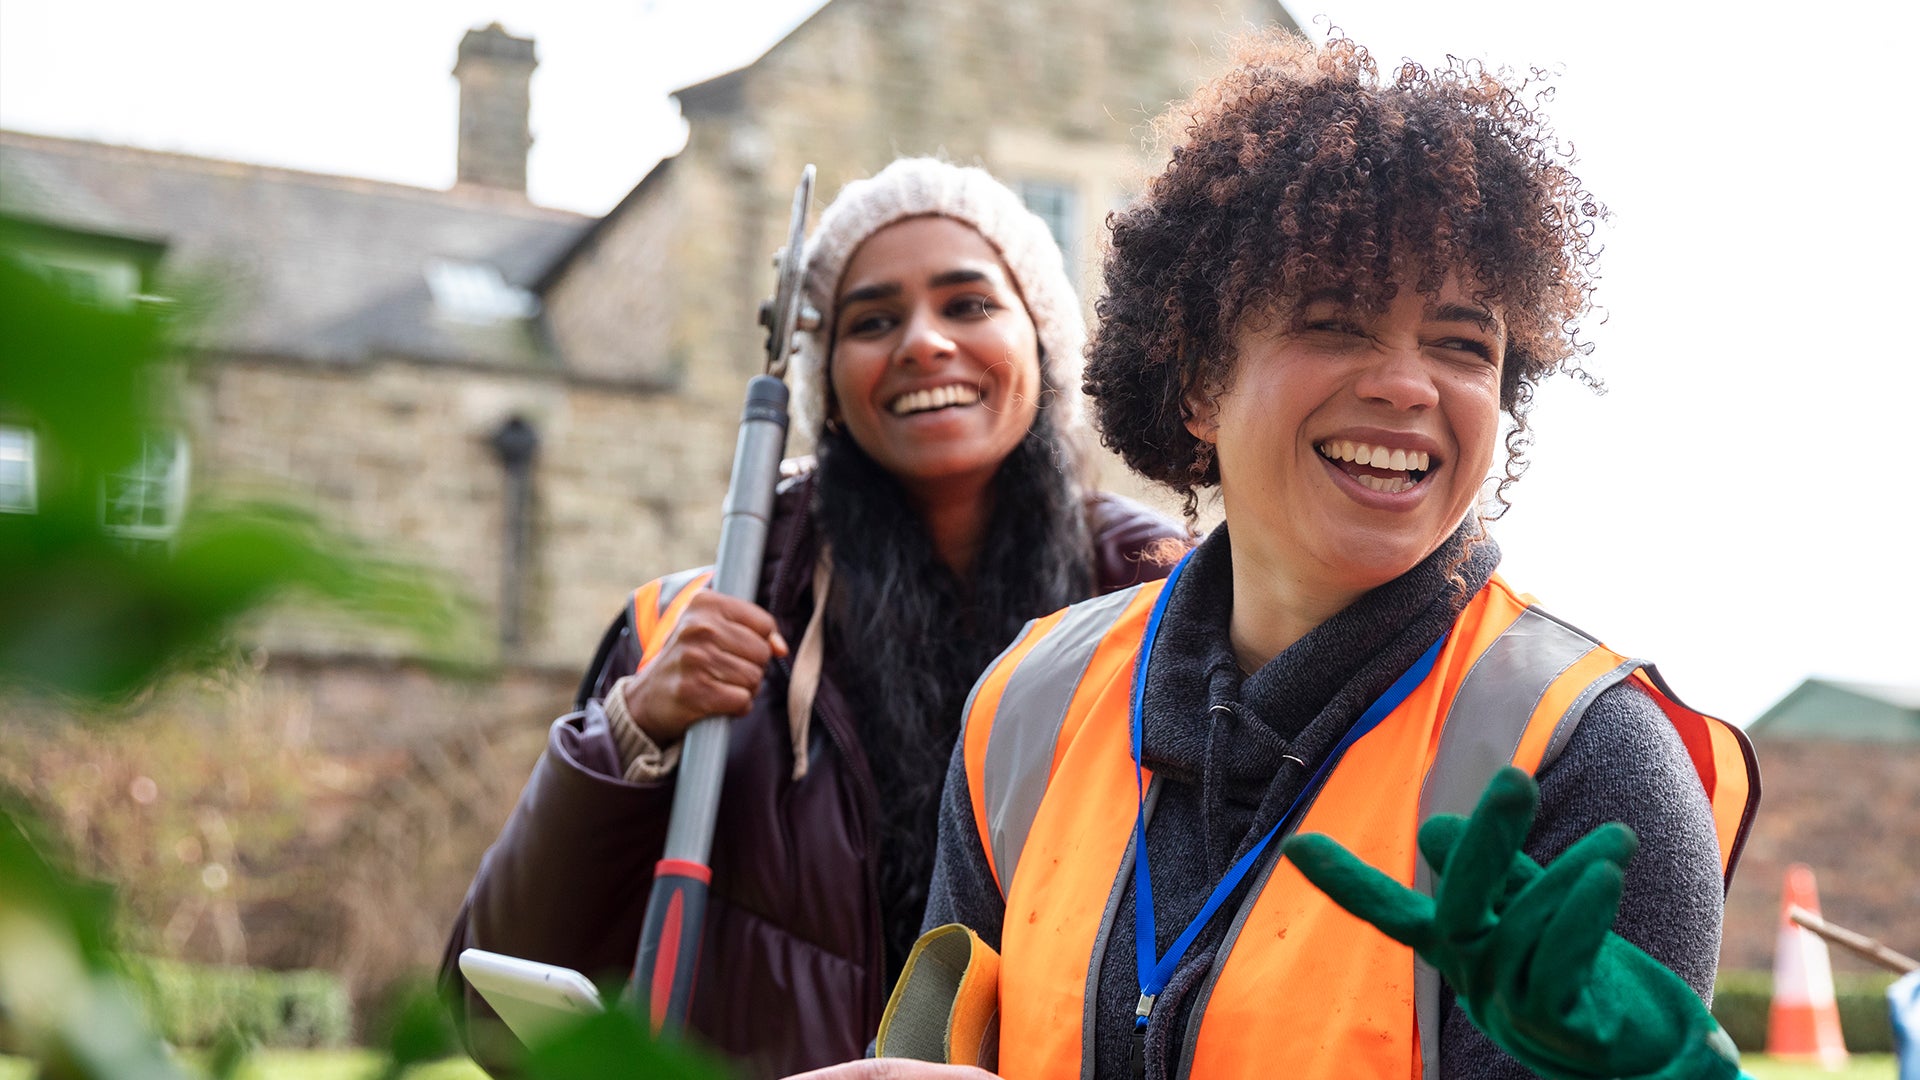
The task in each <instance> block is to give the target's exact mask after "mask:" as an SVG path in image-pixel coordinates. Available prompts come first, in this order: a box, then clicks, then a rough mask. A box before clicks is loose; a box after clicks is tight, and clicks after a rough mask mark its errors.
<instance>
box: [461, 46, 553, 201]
mask: <svg viewBox="0 0 1920 1080" xmlns="http://www.w3.org/2000/svg"><path fill="white" fill-rule="evenodd" d="M538 63H539V61H538V60H535V59H534V56H533V39H532V38H517V37H514V36H513V35H512V34H509V33H507V32H506V31H505V30H504V29H502V28H501V26H500V24H499V23H494V24H492V25H490V26H488V27H486V28H484V29H479V30H469V31H467V36H466V37H464V38H461V39H460V58H459V60H457V61H455V63H454V65H453V77H454V78H456V79H458V80H460V170H459V183H460V184H475V185H478V186H480V187H489V188H499V189H502V190H506V191H513V192H517V193H519V194H522V195H524V194H526V191H527V151H528V150H530V149H532V148H533V133H532V132H531V131H530V130H528V127H527V87H528V84H529V83H531V82H532V81H533V69H534V67H535V65H537V64H538Z"/></svg>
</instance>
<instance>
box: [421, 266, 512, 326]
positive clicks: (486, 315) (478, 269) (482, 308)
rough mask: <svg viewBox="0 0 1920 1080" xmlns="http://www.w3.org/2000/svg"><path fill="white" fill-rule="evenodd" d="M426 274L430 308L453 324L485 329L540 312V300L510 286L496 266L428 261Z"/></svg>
mask: <svg viewBox="0 0 1920 1080" xmlns="http://www.w3.org/2000/svg"><path fill="white" fill-rule="evenodd" d="M425 273H426V276H427V291H428V292H430V293H432V294H433V306H434V307H435V308H436V309H437V310H438V311H439V312H440V314H441V315H443V316H445V317H446V318H448V319H451V320H453V321H454V322H463V323H473V324H475V325H478V326H486V325H490V324H493V323H499V322H505V321H507V320H509V319H530V318H532V317H533V316H535V315H538V314H539V313H540V301H539V298H537V297H535V296H534V295H533V294H532V293H530V292H528V291H527V290H525V289H523V288H521V287H519V286H518V285H509V284H508V283H507V279H506V277H505V275H503V274H501V273H500V268H499V267H497V266H492V265H489V264H487V263H477V262H462V261H460V260H457V259H428V260H427V265H426V269H425Z"/></svg>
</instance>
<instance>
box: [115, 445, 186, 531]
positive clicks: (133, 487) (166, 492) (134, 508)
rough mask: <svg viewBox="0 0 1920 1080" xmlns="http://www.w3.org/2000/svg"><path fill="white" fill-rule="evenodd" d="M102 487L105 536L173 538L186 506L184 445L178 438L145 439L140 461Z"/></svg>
mask: <svg viewBox="0 0 1920 1080" xmlns="http://www.w3.org/2000/svg"><path fill="white" fill-rule="evenodd" d="M102 487H103V490H102V492H101V505H100V522H101V524H102V525H105V526H106V528H107V531H108V532H111V533H116V534H118V535H120V536H124V537H129V538H132V539H136V540H167V539H171V538H172V536H173V534H174V532H175V531H176V530H177V529H179V528H180V518H181V515H182V514H183V513H184V512H185V511H186V507H187V441H186V440H185V439H184V438H182V437H180V435H178V434H159V435H149V436H148V437H147V438H146V439H145V440H143V442H142V445H141V449H140V460H139V461H137V462H135V463H134V464H133V465H132V466H131V467H129V468H126V469H123V470H120V471H119V472H113V473H108V474H107V477H106V480H105V481H104V483H103V485H102Z"/></svg>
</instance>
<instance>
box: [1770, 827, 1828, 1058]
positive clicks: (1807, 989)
mask: <svg viewBox="0 0 1920 1080" xmlns="http://www.w3.org/2000/svg"><path fill="white" fill-rule="evenodd" d="M1796 907H1799V908H1804V909H1806V910H1807V911H1809V912H1812V913H1813V914H1815V915H1818V914H1819V913H1820V897H1819V894H1818V893H1816V892H1815V891H1814V887H1813V871H1812V869H1810V868H1808V867H1806V866H1803V865H1801V864H1800V863H1794V864H1793V865H1792V866H1789V867H1787V881H1786V886H1785V888H1783V889H1782V891H1781V898H1780V933H1779V937H1778V938H1777V939H1776V942H1775V944H1774V949H1773V1007H1772V1008H1771V1009H1770V1010H1769V1011H1768V1014H1767V1053H1768V1054H1771V1055H1773V1056H1774V1057H1781V1058H1791V1059H1793V1060H1796V1061H1811V1062H1817V1063H1819V1064H1821V1065H1825V1066H1826V1067H1827V1068H1829V1069H1838V1068H1841V1067H1843V1066H1844V1065H1846V1063H1847V1046H1846V1043H1844V1042H1842V1041H1841V1038H1840V1008H1839V1006H1838V1005H1836V1004H1835V1003H1834V998H1833V961H1832V959H1831V958H1830V957H1829V956H1828V955H1827V943H1826V942H1825V941H1823V940H1821V939H1820V936H1819V935H1818V934H1815V933H1814V932H1813V931H1811V930H1808V929H1807V928H1806V927H1803V926H1801V925H1800V924H1798V923H1796V922H1794V921H1793V919H1792V918H1791V917H1790V913H1791V912H1792V911H1793V909H1794V908H1796Z"/></svg>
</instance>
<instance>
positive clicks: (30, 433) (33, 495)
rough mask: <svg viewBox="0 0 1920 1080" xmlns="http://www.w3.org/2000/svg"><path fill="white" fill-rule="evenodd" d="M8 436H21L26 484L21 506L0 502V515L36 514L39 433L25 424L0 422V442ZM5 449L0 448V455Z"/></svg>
mask: <svg viewBox="0 0 1920 1080" xmlns="http://www.w3.org/2000/svg"><path fill="white" fill-rule="evenodd" d="M10 434H18V435H20V436H21V446H22V448H23V449H24V451H25V455H26V456H25V462H26V482H25V484H24V485H23V488H24V490H25V492H26V501H25V503H24V504H21V505H15V504H12V503H9V502H4V501H0V514H37V513H39V512H40V436H39V433H38V432H36V431H34V429H33V428H32V427H30V426H28V425H26V424H18V423H7V422H5V421H0V440H4V437H5V436H7V435H10ZM5 449H6V448H5V447H4V446H0V453H4V452H5Z"/></svg>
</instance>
